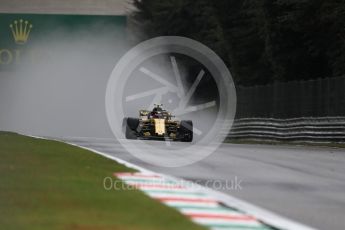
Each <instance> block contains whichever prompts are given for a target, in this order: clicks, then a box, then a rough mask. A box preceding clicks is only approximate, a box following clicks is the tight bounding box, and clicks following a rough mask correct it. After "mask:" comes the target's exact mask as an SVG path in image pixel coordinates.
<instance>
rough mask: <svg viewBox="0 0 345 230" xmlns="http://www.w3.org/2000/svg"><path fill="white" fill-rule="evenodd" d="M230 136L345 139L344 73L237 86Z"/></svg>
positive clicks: (236, 138) (259, 138) (312, 140)
mask: <svg viewBox="0 0 345 230" xmlns="http://www.w3.org/2000/svg"><path fill="white" fill-rule="evenodd" d="M237 97H238V99H237V105H238V106H237V114H236V119H235V121H234V125H233V127H232V130H231V132H230V133H229V135H228V138H229V139H232V140H241V139H242V140H243V139H255V140H275V141H297V142H298V141H301V142H345V77H338V78H325V79H317V80H310V81H294V82H287V83H275V84H271V85H265V86H254V87H238V88H237Z"/></svg>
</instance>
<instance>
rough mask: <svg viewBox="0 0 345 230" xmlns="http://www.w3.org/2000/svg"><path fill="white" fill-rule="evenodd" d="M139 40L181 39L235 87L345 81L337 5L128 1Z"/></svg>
mask: <svg viewBox="0 0 345 230" xmlns="http://www.w3.org/2000/svg"><path fill="white" fill-rule="evenodd" d="M134 2H135V6H136V7H137V11H136V12H135V13H133V15H132V19H133V20H132V21H133V22H134V24H135V25H136V28H139V29H140V30H141V32H142V33H141V35H142V37H141V39H147V38H151V37H155V36H162V35H178V36H186V37H189V38H192V39H195V40H198V41H200V42H202V43H204V44H205V45H207V46H209V47H210V48H212V49H213V50H214V51H215V52H216V53H217V54H218V55H219V56H221V57H222V59H223V60H224V62H225V63H226V64H227V65H228V66H229V68H230V69H231V72H232V74H233V76H234V79H235V81H236V82H237V83H238V84H241V85H257V84H266V83H271V82H274V81H293V80H302V79H303V80H306V79H315V78H325V77H336V76H342V75H345V52H344V51H345V1H343V0H327V1H326V0H261V1H258V0H215V1H209V0H134Z"/></svg>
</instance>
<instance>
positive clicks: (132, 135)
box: [123, 105, 193, 142]
mask: <svg viewBox="0 0 345 230" xmlns="http://www.w3.org/2000/svg"><path fill="white" fill-rule="evenodd" d="M173 117H174V116H172V115H171V113H169V112H167V111H166V110H164V109H163V108H162V105H155V107H154V108H153V110H152V111H148V110H140V111H139V118H132V117H126V118H124V119H123V131H124V132H125V135H126V138H127V139H146V140H171V141H183V142H191V141H192V140H193V122H192V121H190V120H182V121H178V120H173V119H172V118H173Z"/></svg>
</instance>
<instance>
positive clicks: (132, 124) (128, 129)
mask: <svg viewBox="0 0 345 230" xmlns="http://www.w3.org/2000/svg"><path fill="white" fill-rule="evenodd" d="M123 124H124V126H125V127H124V128H125V136H126V139H131V140H133V139H137V131H136V130H137V127H138V125H139V119H137V118H131V117H128V118H124V119H123Z"/></svg>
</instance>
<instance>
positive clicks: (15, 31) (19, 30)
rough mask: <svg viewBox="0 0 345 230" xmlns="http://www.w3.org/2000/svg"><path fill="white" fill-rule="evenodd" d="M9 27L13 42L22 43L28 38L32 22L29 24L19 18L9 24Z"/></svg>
mask: <svg viewBox="0 0 345 230" xmlns="http://www.w3.org/2000/svg"><path fill="white" fill-rule="evenodd" d="M10 28H11V30H12V35H13V38H14V41H15V43H17V44H20V45H22V44H25V43H26V42H27V40H28V38H29V35H30V31H31V29H32V24H30V23H29V22H28V21H24V20H23V19H20V20H19V21H17V20H15V21H14V22H13V23H12V24H10Z"/></svg>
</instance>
